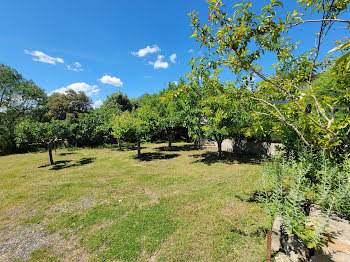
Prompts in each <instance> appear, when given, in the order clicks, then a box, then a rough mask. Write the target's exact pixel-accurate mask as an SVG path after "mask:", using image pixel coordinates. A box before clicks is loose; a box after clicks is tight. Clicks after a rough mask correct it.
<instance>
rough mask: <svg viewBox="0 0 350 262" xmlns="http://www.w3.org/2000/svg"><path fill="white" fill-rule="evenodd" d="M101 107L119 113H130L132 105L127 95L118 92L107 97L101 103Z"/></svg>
mask: <svg viewBox="0 0 350 262" xmlns="http://www.w3.org/2000/svg"><path fill="white" fill-rule="evenodd" d="M102 107H107V108H113V109H117V110H121V111H131V110H132V109H133V104H132V102H131V101H130V99H129V98H128V96H127V95H124V94H123V93H122V92H120V91H118V92H117V93H113V94H111V95H109V96H107V98H106V100H104V101H103V105H102Z"/></svg>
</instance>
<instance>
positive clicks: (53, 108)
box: [46, 89, 92, 122]
mask: <svg viewBox="0 0 350 262" xmlns="http://www.w3.org/2000/svg"><path fill="white" fill-rule="evenodd" d="M91 105H92V101H91V99H90V98H89V97H88V96H87V95H86V94H85V93H84V92H83V91H79V92H75V91H74V90H72V89H69V90H67V91H66V92H65V93H64V94H52V95H51V97H50V101H49V103H48V104H47V108H48V112H47V114H46V116H47V117H48V119H50V120H51V119H54V120H65V119H67V120H69V121H71V122H76V121H77V119H79V118H81V117H82V116H83V114H85V113H88V112H90V111H91V110H92V106H91Z"/></svg>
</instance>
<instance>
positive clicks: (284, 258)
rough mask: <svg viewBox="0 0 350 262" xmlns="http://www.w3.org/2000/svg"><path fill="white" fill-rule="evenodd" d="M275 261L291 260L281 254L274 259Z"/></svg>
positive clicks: (284, 261) (288, 261)
mask: <svg viewBox="0 0 350 262" xmlns="http://www.w3.org/2000/svg"><path fill="white" fill-rule="evenodd" d="M275 261H276V262H291V260H290V259H289V258H288V256H287V255H286V254H283V253H279V254H278V255H277V256H276V257H275Z"/></svg>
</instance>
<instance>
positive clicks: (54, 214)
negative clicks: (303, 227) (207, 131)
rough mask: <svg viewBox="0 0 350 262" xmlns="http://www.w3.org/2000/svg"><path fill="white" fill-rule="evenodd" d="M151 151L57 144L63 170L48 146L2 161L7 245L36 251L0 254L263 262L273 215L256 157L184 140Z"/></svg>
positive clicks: (2, 240) (2, 225)
mask: <svg viewBox="0 0 350 262" xmlns="http://www.w3.org/2000/svg"><path fill="white" fill-rule="evenodd" d="M145 147H146V148H144V149H143V150H142V152H143V153H144V155H143V158H142V159H141V160H138V159H135V154H136V152H135V151H128V150H126V151H118V150H116V149H114V148H104V149H78V150H73V151H69V150H57V152H56V154H54V160H55V161H57V165H55V166H48V165H47V164H48V162H49V161H48V155H47V153H46V152H40V153H29V154H19V155H11V156H4V157H1V158H0V163H1V173H0V179H1V180H0V181H1V182H0V214H2V215H0V230H1V231H2V234H0V246H1V245H3V244H8V237H9V236H10V237H11V236H13V237H17V238H19V240H18V241H17V242H19V244H24V245H29V247H27V246H26V248H27V252H22V253H21V254H19V252H17V251H16V252H17V253H16V252H12V251H11V250H9V249H11V248H13V249H15V248H20V247H16V246H15V244H14V246H9V248H7V249H6V250H5V249H0V258H1V259H0V260H6V259H19V260H24V259H26V258H30V259H32V261H35V260H36V258H37V257H40V256H41V258H40V259H42V260H43V261H48V260H51V261H60V260H70V261H77V260H80V261H106V260H107V261H119V260H120V261H150V260H151V261H262V260H263V258H264V254H265V251H266V250H265V234H266V230H267V228H268V227H269V223H270V221H269V219H268V217H267V216H266V215H265V213H264V211H263V210H262V208H261V207H260V205H259V204H258V203H256V202H255V201H250V198H251V197H252V196H253V193H254V192H255V191H256V190H258V189H259V188H261V179H260V175H261V167H260V165H259V164H257V163H256V161H252V160H251V159H244V158H243V159H242V158H234V156H229V157H231V158H229V159H225V160H223V161H216V160H215V158H214V155H213V154H211V153H209V154H207V155H203V154H205V153H206V151H204V150H201V151H198V150H195V149H194V148H192V147H191V146H190V145H187V144H183V143H181V144H180V143H178V144H175V147H174V148H173V149H172V150H167V148H166V147H165V144H146V145H145ZM27 228H30V229H31V230H27V231H28V232H29V233H28V232H27V231H26V229H27ZM35 230H37V231H38V232H39V231H40V234H39V233H37V234H35V237H34V236H32V235H30V234H32V233H30V232H32V231H33V232H35ZM22 231H23V232H27V233H25V234H27V235H24V238H25V239H27V240H26V241H24V242H25V243H21V240H20V237H19V236H18V235H20V233H21V232H22ZM23 234H24V233H23ZM23 234H22V235H23ZM43 239H45V241H43ZM6 241H7V242H6ZM19 244H18V245H19ZM31 247H32V248H31ZM22 248H23V247H22ZM10 251H11V252H10ZM1 252H2V253H1ZM21 256H22V257H21Z"/></svg>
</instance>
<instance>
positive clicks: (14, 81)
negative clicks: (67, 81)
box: [0, 64, 47, 153]
mask: <svg viewBox="0 0 350 262" xmlns="http://www.w3.org/2000/svg"><path fill="white" fill-rule="evenodd" d="M46 103H47V96H46V94H45V91H44V90H43V89H41V88H40V87H38V86H37V85H35V84H34V82H33V81H31V80H26V79H24V78H23V77H22V75H20V74H19V73H18V72H17V71H16V70H15V69H13V68H11V67H9V66H6V65H3V64H0V153H9V152H13V151H14V145H15V142H14V136H15V135H14V130H15V126H16V124H18V123H19V122H20V121H23V120H25V119H30V120H33V121H40V120H41V119H42V117H43V115H44V113H45V104H46Z"/></svg>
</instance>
